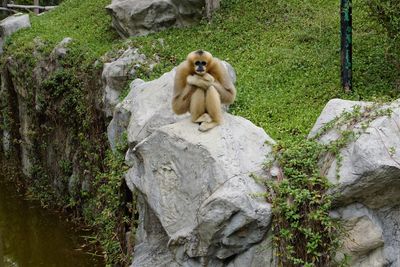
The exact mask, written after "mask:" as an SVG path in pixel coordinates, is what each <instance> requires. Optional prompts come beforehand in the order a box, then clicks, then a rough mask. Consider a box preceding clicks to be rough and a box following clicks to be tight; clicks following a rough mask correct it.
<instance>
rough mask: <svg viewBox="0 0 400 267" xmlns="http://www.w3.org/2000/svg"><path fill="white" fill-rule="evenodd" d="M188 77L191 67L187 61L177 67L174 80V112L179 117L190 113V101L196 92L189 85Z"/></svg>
mask: <svg viewBox="0 0 400 267" xmlns="http://www.w3.org/2000/svg"><path fill="white" fill-rule="evenodd" d="M188 76H190V74H189V65H188V63H187V62H186V61H185V62H183V63H181V64H180V65H179V66H178V67H177V69H176V73H175V80H174V92H173V96H172V110H173V111H174V112H175V113H176V114H178V115H180V114H184V113H186V112H188V111H189V106H190V99H191V97H192V95H193V93H194V92H195V90H194V88H193V86H191V85H190V84H188V83H187V77H188Z"/></svg>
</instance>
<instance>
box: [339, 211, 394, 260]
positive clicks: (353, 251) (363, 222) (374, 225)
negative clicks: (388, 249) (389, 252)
mask: <svg viewBox="0 0 400 267" xmlns="http://www.w3.org/2000/svg"><path fill="white" fill-rule="evenodd" d="M334 216H335V217H339V218H341V219H342V220H343V221H344V224H343V225H344V229H345V230H346V235H345V237H344V241H343V248H342V251H341V254H340V256H339V257H342V255H343V254H346V255H347V256H348V257H350V262H349V265H350V266H359V267H369V266H374V267H375V266H376V267H379V266H382V267H383V266H385V263H387V261H386V260H385V257H384V254H383V246H384V240H383V229H382V227H381V224H380V220H379V218H378V217H377V216H376V215H375V214H374V211H372V210H370V209H368V208H366V207H365V206H363V205H362V204H351V205H349V206H346V207H344V208H341V209H339V210H337V211H335V212H334Z"/></svg>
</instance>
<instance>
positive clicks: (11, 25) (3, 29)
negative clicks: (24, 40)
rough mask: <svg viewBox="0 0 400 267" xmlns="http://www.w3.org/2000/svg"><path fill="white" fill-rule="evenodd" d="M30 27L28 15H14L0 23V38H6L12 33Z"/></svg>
mask: <svg viewBox="0 0 400 267" xmlns="http://www.w3.org/2000/svg"><path fill="white" fill-rule="evenodd" d="M29 27H31V23H30V20H29V15H28V14H22V13H19V14H15V15H12V16H9V17H7V18H5V19H3V20H2V21H0V36H1V37H3V38H4V37H7V36H10V35H11V34H13V33H14V32H16V31H18V30H20V29H23V28H29Z"/></svg>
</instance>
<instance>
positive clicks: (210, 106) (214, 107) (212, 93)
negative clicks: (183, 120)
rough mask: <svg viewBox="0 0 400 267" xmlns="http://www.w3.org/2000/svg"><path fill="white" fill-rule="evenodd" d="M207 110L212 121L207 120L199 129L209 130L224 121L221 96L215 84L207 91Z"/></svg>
mask: <svg viewBox="0 0 400 267" xmlns="http://www.w3.org/2000/svg"><path fill="white" fill-rule="evenodd" d="M206 110H207V113H208V114H209V115H210V117H211V119H212V121H211V122H207V121H206V122H203V123H202V124H201V125H200V127H199V130H200V131H202V132H205V131H208V130H210V129H212V128H214V127H215V126H217V125H219V124H220V123H221V122H222V112H221V98H220V96H219V93H218V91H217V89H215V87H214V86H210V88H208V90H207V92H206Z"/></svg>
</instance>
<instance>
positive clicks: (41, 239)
mask: <svg viewBox="0 0 400 267" xmlns="http://www.w3.org/2000/svg"><path fill="white" fill-rule="evenodd" d="M81 234H82V233H77V232H75V231H73V230H72V228H71V224H69V223H67V222H66V221H65V219H63V218H61V217H59V216H57V215H56V214H53V213H49V212H48V211H46V210H44V209H42V208H40V207H39V206H38V204H37V203H35V202H32V201H27V200H25V199H23V197H21V196H20V195H18V194H17V193H16V192H15V190H14V189H13V188H12V187H10V186H9V185H6V184H4V183H1V181H0V267H11V266H12V267H17V266H18V267H37V266H45V267H53V266H54V267H59V266H61V267H64V266H65V267H85V266H90V267H96V266H104V262H103V261H102V258H101V257H98V256H93V255H90V254H88V253H87V252H84V251H82V250H81V249H79V248H80V247H81V246H82V244H84V242H83V238H82V236H81Z"/></svg>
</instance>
